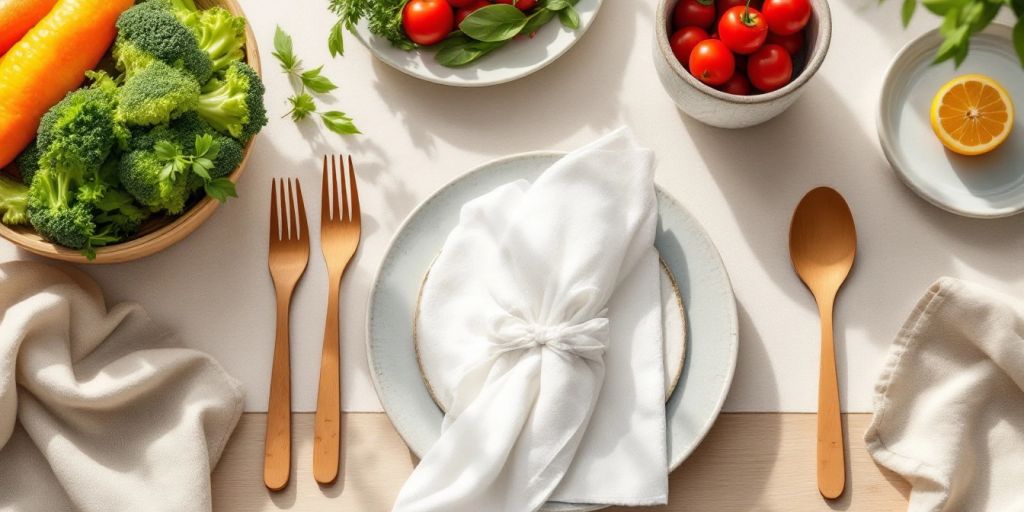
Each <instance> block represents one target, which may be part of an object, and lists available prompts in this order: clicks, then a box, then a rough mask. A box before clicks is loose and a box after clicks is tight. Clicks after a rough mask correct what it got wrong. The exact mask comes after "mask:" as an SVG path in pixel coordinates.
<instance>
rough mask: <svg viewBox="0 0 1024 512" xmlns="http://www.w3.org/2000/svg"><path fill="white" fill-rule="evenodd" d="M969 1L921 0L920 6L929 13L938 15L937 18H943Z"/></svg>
mask: <svg viewBox="0 0 1024 512" xmlns="http://www.w3.org/2000/svg"><path fill="white" fill-rule="evenodd" d="M970 1H971V0H921V5H923V6H924V7H925V9H928V10H929V11H931V12H933V13H935V14H938V15H939V16H945V15H946V13H948V12H949V11H951V10H953V9H959V8H961V7H963V6H965V5H967V3H968V2H970Z"/></svg>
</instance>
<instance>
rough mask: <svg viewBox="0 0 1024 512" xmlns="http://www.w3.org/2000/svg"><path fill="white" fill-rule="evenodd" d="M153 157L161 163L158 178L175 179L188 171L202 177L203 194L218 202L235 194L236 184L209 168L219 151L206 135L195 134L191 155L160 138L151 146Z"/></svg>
mask: <svg viewBox="0 0 1024 512" xmlns="http://www.w3.org/2000/svg"><path fill="white" fill-rule="evenodd" d="M153 149H154V151H155V153H156V157H157V158H158V159H160V162H161V163H163V164H164V166H163V168H162V169H161V170H160V179H161V180H174V179H176V178H178V177H183V176H182V175H183V174H184V173H185V172H187V171H191V172H192V173H193V174H195V175H196V176H198V177H199V178H200V179H202V180H203V190H204V191H205V192H206V195H208V196H210V197H212V198H214V199H216V200H217V201H220V202H222V203H223V202H226V201H227V200H228V197H238V192H237V191H236V190H235V184H234V183H233V182H232V181H231V180H229V179H228V178H213V177H211V176H210V170H211V169H213V167H214V165H213V162H214V160H216V159H217V155H219V154H220V143H219V142H217V141H216V140H214V138H213V136H211V135H209V134H204V135H197V136H196V143H195V151H194V152H193V154H191V155H186V154H184V153H182V152H181V148H180V147H178V146H177V145H176V144H173V143H171V142H168V141H165V140H162V141H159V142H157V143H156V145H155V146H154V148H153Z"/></svg>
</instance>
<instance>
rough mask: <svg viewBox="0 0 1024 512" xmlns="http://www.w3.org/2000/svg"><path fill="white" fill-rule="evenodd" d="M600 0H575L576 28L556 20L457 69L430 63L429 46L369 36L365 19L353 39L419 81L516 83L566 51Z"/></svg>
mask: <svg viewBox="0 0 1024 512" xmlns="http://www.w3.org/2000/svg"><path fill="white" fill-rule="evenodd" d="M602 1H603V0H579V2H578V3H577V4H576V11H577V12H579V14H580V26H579V28H577V29H576V30H572V29H568V28H566V27H563V26H562V24H561V23H559V22H558V18H557V17H556V18H555V19H553V20H551V21H550V22H549V23H548V24H547V25H544V26H543V27H541V29H540V30H538V31H537V34H536V35H535V36H534V37H532V38H530V39H523V40H514V41H511V42H509V44H507V45H506V46H504V47H502V48H499V49H497V50H495V51H494V52H492V53H491V54H489V55H485V56H484V57H482V58H481V59H480V60H478V61H476V62H474V63H471V64H469V65H468V66H465V67H460V68H448V67H444V66H442V65H440V64H438V63H437V61H436V60H434V52H435V50H434V49H433V48H430V47H426V48H418V49H416V50H411V51H405V50H401V49H399V48H395V47H394V46H392V45H391V43H390V42H389V41H388V40H387V39H384V38H383V37H378V36H376V35H374V34H372V33H370V30H369V28H368V27H367V23H366V20H362V21H360V22H359V25H357V26H356V36H357V37H358V39H359V41H360V42H362V43H363V45H364V46H366V47H367V48H368V49H369V50H370V52H371V53H373V55H374V56H375V57H377V58H378V59H380V61H381V62H383V63H385V64H387V65H389V66H391V67H393V68H395V69H397V70H399V71H401V72H402V73H405V74H407V75H409V76H414V77H416V78H419V79H420V80H426V81H428V82H433V83H436V84H441V85H452V86H456V87H486V86H489V85H498V84H503V83H505V82H511V81H513V80H518V79H520V78H523V77H524V76H527V75H530V74H533V73H536V72H537V71H540V70H541V69H544V68H545V67H547V66H548V65H549V64H551V63H552V62H554V61H555V60H557V59H558V58H559V57H561V56H562V55H563V54H565V52H567V51H569V48H572V46H573V45H575V44H576V41H579V39H580V38H581V37H583V34H584V33H585V32H586V31H587V29H588V28H590V25H591V24H593V22H594V18H596V17H597V11H598V10H599V9H600V8H601V2H602Z"/></svg>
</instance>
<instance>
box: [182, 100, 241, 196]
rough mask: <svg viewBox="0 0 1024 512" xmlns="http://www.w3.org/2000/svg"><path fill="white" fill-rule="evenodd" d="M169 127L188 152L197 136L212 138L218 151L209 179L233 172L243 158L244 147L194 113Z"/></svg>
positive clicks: (186, 115) (184, 116)
mask: <svg viewBox="0 0 1024 512" xmlns="http://www.w3.org/2000/svg"><path fill="white" fill-rule="evenodd" d="M171 126H172V128H173V129H174V130H175V131H176V132H177V133H178V139H177V142H178V143H179V144H181V146H182V147H183V148H188V149H189V150H191V149H193V148H194V145H195V141H196V137H197V136H201V135H210V136H212V137H213V140H214V141H215V142H216V143H217V145H218V147H219V148H220V151H219V152H218V153H217V158H215V159H214V160H213V169H210V177H211V178H213V179H217V178H222V177H224V176H227V175H229V174H231V173H232V172H235V169H237V168H238V166H239V164H241V163H242V158H243V157H244V156H245V146H243V145H242V144H241V143H240V142H238V141H237V140H235V139H233V138H231V137H229V136H227V135H224V134H222V133H220V132H218V131H217V130H214V129H213V127H212V126H210V124H209V123H207V122H206V121H204V120H203V119H202V118H201V117H199V116H198V115H197V114H196V113H195V112H189V113H187V114H185V115H183V116H181V118H179V119H178V120H177V121H175V122H174V123H172V125H171ZM196 188H198V187H196Z"/></svg>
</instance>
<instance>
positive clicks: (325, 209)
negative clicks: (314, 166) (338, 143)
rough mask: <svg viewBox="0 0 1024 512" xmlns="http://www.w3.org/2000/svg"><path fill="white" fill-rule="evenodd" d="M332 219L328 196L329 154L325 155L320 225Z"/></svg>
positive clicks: (321, 185) (321, 187)
mask: <svg viewBox="0 0 1024 512" xmlns="http://www.w3.org/2000/svg"><path fill="white" fill-rule="evenodd" d="M329 220H331V201H330V199H328V197H327V155H324V179H323V181H322V182H321V183H320V225H321V226H322V225H324V224H327V222H328V221H329Z"/></svg>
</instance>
